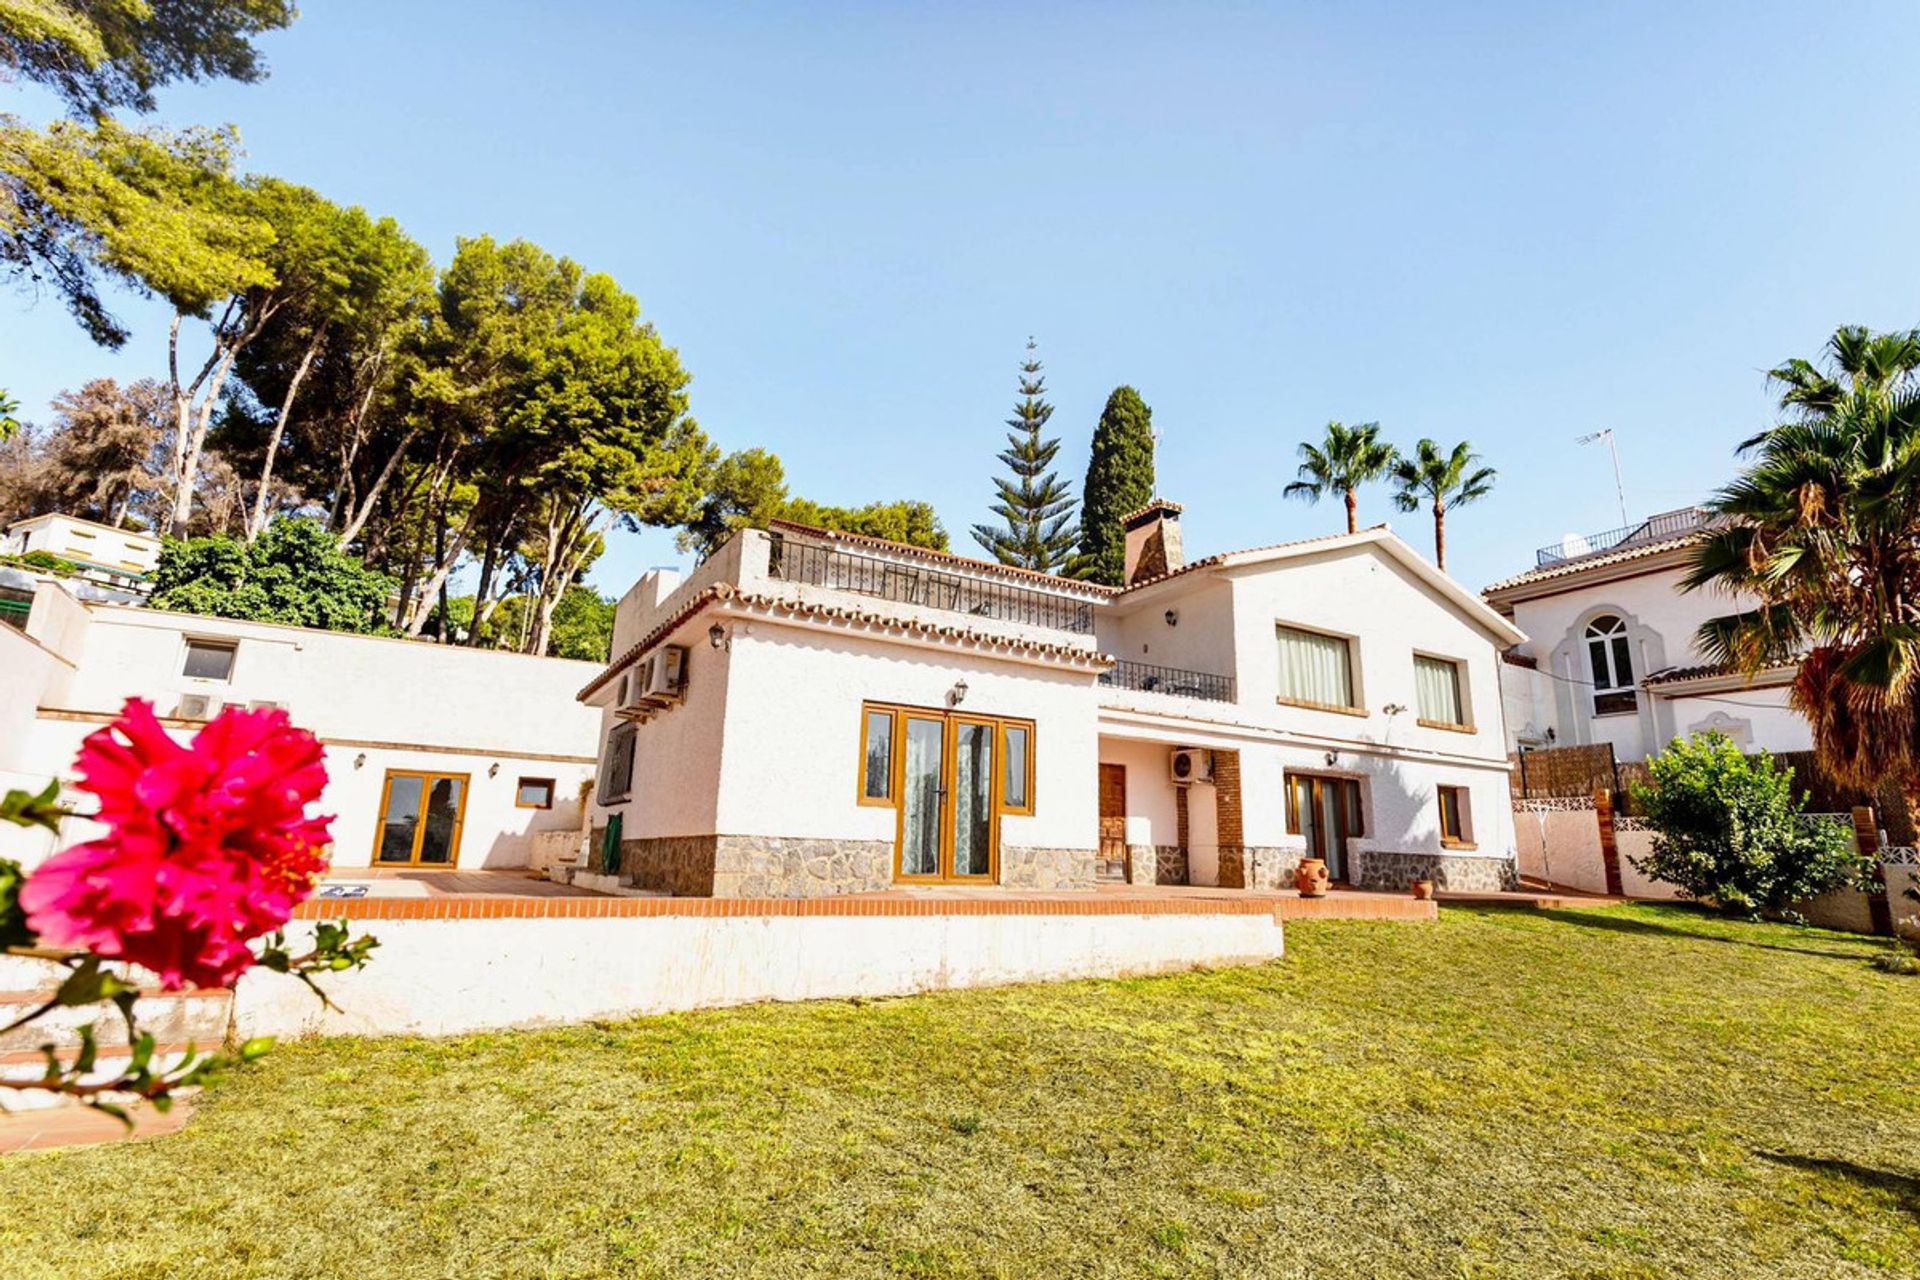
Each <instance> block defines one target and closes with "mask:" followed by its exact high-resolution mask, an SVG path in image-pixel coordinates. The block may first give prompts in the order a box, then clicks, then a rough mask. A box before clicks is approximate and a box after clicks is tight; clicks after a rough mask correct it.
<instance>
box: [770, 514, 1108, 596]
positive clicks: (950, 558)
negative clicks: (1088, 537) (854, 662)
mask: <svg viewBox="0 0 1920 1280" xmlns="http://www.w3.org/2000/svg"><path fill="white" fill-rule="evenodd" d="M767 528H768V529H769V530H770V531H772V532H774V533H799V534H805V535H806V536H808V537H813V538H818V539H820V540H821V541H822V542H832V543H840V544H844V545H846V546H849V547H866V548H869V549H871V550H874V551H884V552H887V553H889V554H891V555H900V556H909V557H912V558H914V559H916V560H925V561H928V562H929V563H932V564H938V565H944V566H946V567H947V568H948V569H949V571H951V572H954V573H985V574H991V575H994V576H996V577H1004V578H1014V579H1017V580H1019V581H1021V582H1028V583H1034V584H1036V585H1041V586H1049V587H1057V588H1059V589H1060V590H1063V591H1072V592H1075V593H1078V594H1082V595H1086V596H1091V597H1093V598H1095V599H1098V598H1100V597H1103V596H1111V595H1114V594H1115V593H1116V592H1117V590H1118V588H1115V587H1109V586H1107V585H1106V584H1104V583H1099V582H1087V581H1085V580H1083V579H1080V578H1063V577H1061V576H1060V575H1059V574H1055V573H1041V572H1040V571H1039V570H1037V569H1023V568H1021V567H1020V566H1019V565H1014V564H1001V563H1000V562H999V561H997V560H977V559H975V558H973V557H972V556H960V555H955V554H954V553H953V552H951V551H935V550H933V549H932V548H930V547H916V546H914V545H913V544H912V543H911V542H895V541H893V540H892V539H891V538H874V537H869V536H868V535H866V534H864V533H844V532H842V531H841V530H839V529H827V528H823V527H821V526H820V525H817V524H802V523H800V522H799V521H798V520H777V519H776V520H769V521H767Z"/></svg>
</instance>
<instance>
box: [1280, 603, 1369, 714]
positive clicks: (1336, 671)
mask: <svg viewBox="0 0 1920 1280" xmlns="http://www.w3.org/2000/svg"><path fill="white" fill-rule="evenodd" d="M1274 634H1275V636H1276V638H1277V640H1278V643H1279V651H1280V655H1279V656H1280V697H1279V701H1281V702H1283V703H1285V704H1287V705H1289V706H1295V707H1313V708H1315V709H1317V710H1322V711H1345V712H1349V713H1352V714H1356V715H1358V714H1364V712H1362V711H1361V710H1360V708H1359V707H1358V706H1356V705H1355V699H1354V692H1353V684H1354V681H1353V642H1352V641H1350V640H1348V639H1347V638H1346V637H1345V636H1336V635H1330V634H1328V633H1327V632H1324V631H1307V630H1305V629H1303V628H1300V627H1289V626H1284V625H1278V626H1276V627H1275V628H1274Z"/></svg>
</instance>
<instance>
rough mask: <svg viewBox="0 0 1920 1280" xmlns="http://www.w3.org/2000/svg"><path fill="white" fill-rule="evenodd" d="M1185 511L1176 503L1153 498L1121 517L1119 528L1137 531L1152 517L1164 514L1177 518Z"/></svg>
mask: <svg viewBox="0 0 1920 1280" xmlns="http://www.w3.org/2000/svg"><path fill="white" fill-rule="evenodd" d="M1185 510H1186V508H1185V507H1183V506H1181V505H1180V504H1179V503H1177V502H1170V501H1168V500H1167V499H1165V498H1155V499H1154V500H1153V501H1152V502H1149V503H1148V504H1147V505H1146V506H1144V507H1141V508H1140V509H1139V510H1138V511H1129V512H1127V514H1125V515H1123V516H1121V517H1120V527H1121V528H1123V529H1137V528H1139V527H1140V525H1142V524H1144V523H1145V522H1146V521H1147V520H1148V518H1150V517H1152V516H1156V515H1162V514H1165V515H1169V516H1173V517H1175V518H1178V517H1179V515H1180V513H1181V512H1182V511H1185Z"/></svg>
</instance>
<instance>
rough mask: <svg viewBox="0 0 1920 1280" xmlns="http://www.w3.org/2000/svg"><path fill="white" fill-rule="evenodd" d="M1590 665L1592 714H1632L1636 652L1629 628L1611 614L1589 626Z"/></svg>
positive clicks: (1605, 614) (1595, 620) (1588, 651)
mask: <svg viewBox="0 0 1920 1280" xmlns="http://www.w3.org/2000/svg"><path fill="white" fill-rule="evenodd" d="M1587 661H1588V663H1589V665H1590V666H1591V667H1592V671H1593V713H1594V714H1595V715H1608V714H1610V713H1612V712H1616V711H1631V710H1633V709H1634V702H1635V699H1634V695H1633V648H1632V646H1631V645H1630V644H1629V643H1628V640H1627V624H1626V623H1625V622H1623V621H1621V620H1620V619H1619V618H1618V617H1615V616H1614V615H1613V614H1611V613H1603V614H1601V615H1600V616H1599V617H1597V618H1595V619H1594V620H1593V621H1592V622H1589V623H1588V624H1587Z"/></svg>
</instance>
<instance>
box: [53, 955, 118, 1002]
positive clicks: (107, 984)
mask: <svg viewBox="0 0 1920 1280" xmlns="http://www.w3.org/2000/svg"><path fill="white" fill-rule="evenodd" d="M133 992H134V988H133V986H132V984H131V983H128V982H127V981H125V980H124V979H123V978H121V977H120V975H119V974H117V973H114V972H113V971H112V970H110V969H105V968H102V967H101V963H100V957H99V956H88V957H87V958H86V959H85V960H83V961H81V962H80V963H79V965H77V966H75V968H74V970H73V972H72V973H69V974H68V975H67V980H66V981H65V982H62V983H61V984H60V989H59V990H58V991H56V992H54V999H56V1000H58V1001H59V1002H60V1003H61V1004H63V1005H67V1006H69V1007H72V1006H74V1005H83V1004H98V1003H99V1002H100V1001H102V1000H111V1001H113V1002H114V1003H115V1004H120V1005H121V1012H122V1013H125V1012H126V1011H127V1006H126V1005H125V1004H121V1002H122V1001H123V1000H125V1001H127V1002H128V1003H131V998H132V995H133Z"/></svg>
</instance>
